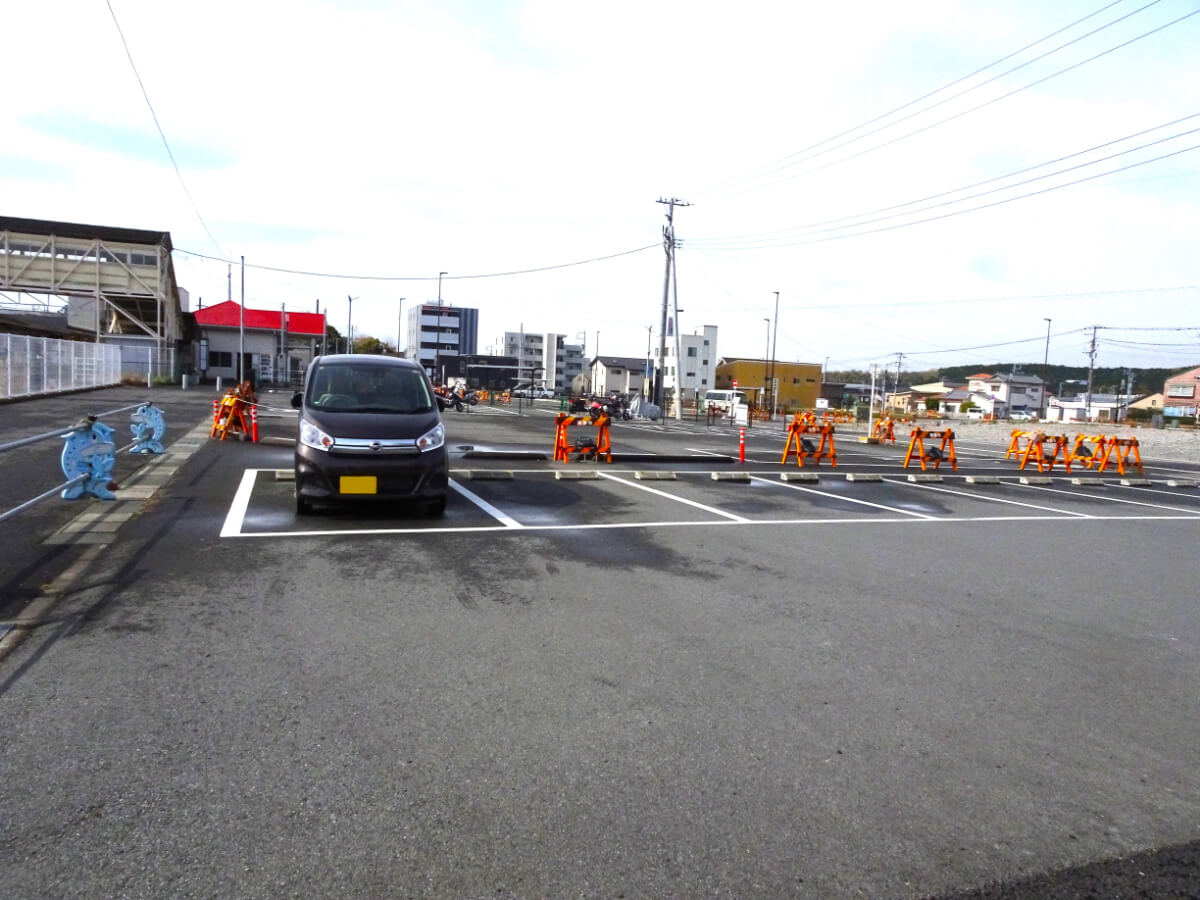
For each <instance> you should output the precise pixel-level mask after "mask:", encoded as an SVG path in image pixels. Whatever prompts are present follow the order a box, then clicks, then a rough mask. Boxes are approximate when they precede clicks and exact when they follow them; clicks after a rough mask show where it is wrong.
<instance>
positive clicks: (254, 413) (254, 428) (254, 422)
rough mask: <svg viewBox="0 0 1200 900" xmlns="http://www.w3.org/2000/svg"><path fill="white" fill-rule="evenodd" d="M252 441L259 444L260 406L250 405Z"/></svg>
mask: <svg viewBox="0 0 1200 900" xmlns="http://www.w3.org/2000/svg"><path fill="white" fill-rule="evenodd" d="M250 440H252V441H254V443H256V444H257V443H258V404H257V403H252V404H251V405H250Z"/></svg>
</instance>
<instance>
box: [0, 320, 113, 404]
mask: <svg viewBox="0 0 1200 900" xmlns="http://www.w3.org/2000/svg"><path fill="white" fill-rule="evenodd" d="M120 381H121V348H120V347H116V346H113V345H111V344H95V343H84V342H82V341H64V340H59V339H58V338H46V337H33V336H31V335H26V334H0V399H11V398H13V397H29V396H33V395H36V394H52V393H56V392H58V391H71V390H77V389H79V388H89V387H103V386H105V385H111V384H119V383H120Z"/></svg>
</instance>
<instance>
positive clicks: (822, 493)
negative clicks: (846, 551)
mask: <svg viewBox="0 0 1200 900" xmlns="http://www.w3.org/2000/svg"><path fill="white" fill-rule="evenodd" d="M753 480H754V481H761V482H763V483H764V484H770V485H774V486H775V487H781V488H788V489H790V490H793V491H802V492H804V493H806V494H817V495H818V496H821V497H828V498H830V499H832V500H843V501H845V502H846V503H858V504H861V505H862V506H871V507H874V508H875V509H882V510H884V511H885V512H894V513H901V514H902V515H905V516H914V517H916V518H918V519H937V518H938V517H937V516H931V515H929V514H928V513H919V512H913V511H912V510H911V509H898V508H897V507H894V506H885V505H884V504H882V503H872V502H871V501H869V500H859V499H858V498H857V497H846V496H843V495H842V494H835V493H832V492H831V491H818V490H817V489H816V488H810V487H803V486H801V485H798V484H792V483H791V482H788V481H772V480H771V479H770V478H759V477H757V476H754V477H753ZM857 521H861V520H857Z"/></svg>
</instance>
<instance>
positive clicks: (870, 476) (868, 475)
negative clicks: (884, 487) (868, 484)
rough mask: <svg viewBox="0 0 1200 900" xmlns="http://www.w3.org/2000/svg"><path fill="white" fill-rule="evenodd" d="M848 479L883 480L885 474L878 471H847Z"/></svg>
mask: <svg viewBox="0 0 1200 900" xmlns="http://www.w3.org/2000/svg"><path fill="white" fill-rule="evenodd" d="M846 480H847V481H883V476H882V475H880V474H879V473H878V472H847V473H846Z"/></svg>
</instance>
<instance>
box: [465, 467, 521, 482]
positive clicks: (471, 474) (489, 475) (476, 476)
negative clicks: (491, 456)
mask: <svg viewBox="0 0 1200 900" xmlns="http://www.w3.org/2000/svg"><path fill="white" fill-rule="evenodd" d="M453 474H454V475H457V476H459V477H460V478H466V479H467V480H468V481H512V480H513V473H512V469H457V470H455V471H454V472H453Z"/></svg>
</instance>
